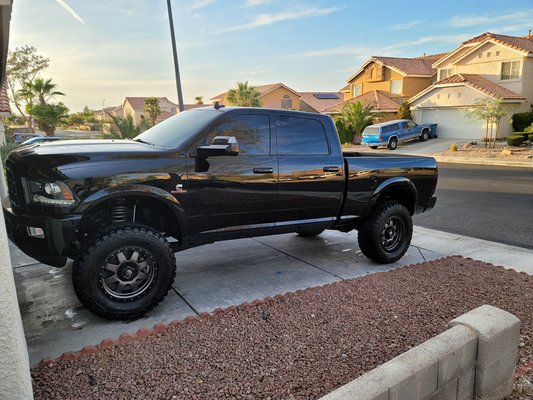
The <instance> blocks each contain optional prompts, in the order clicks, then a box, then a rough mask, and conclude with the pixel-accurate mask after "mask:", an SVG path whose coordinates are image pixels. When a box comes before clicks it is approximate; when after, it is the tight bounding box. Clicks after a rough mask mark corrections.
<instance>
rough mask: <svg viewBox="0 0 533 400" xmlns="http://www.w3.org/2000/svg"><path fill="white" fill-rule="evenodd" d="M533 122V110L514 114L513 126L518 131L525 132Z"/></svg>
mask: <svg viewBox="0 0 533 400" xmlns="http://www.w3.org/2000/svg"><path fill="white" fill-rule="evenodd" d="M531 124H533V111H530V112H523V113H517V114H513V128H514V130H515V131H516V132H524V130H525V129H526V128H527V127H528V126H530V125H531Z"/></svg>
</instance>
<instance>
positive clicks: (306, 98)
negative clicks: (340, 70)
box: [300, 92, 344, 113]
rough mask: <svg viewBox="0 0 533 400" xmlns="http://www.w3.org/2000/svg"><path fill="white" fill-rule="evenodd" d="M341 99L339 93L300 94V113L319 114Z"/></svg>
mask: <svg viewBox="0 0 533 400" xmlns="http://www.w3.org/2000/svg"><path fill="white" fill-rule="evenodd" d="M343 98H344V95H343V94H342V93H341V92H300V111H308V112H316V113H321V112H324V110H326V109H328V108H330V107H331V106H334V105H335V104H337V103H339V102H340V101H342V99H343Z"/></svg>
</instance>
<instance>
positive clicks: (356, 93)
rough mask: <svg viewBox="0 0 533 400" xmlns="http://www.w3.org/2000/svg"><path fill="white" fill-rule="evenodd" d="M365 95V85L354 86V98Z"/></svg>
mask: <svg viewBox="0 0 533 400" xmlns="http://www.w3.org/2000/svg"><path fill="white" fill-rule="evenodd" d="M361 93H363V85H362V84H360V83H358V84H355V85H352V97H357V96H359V95H361Z"/></svg>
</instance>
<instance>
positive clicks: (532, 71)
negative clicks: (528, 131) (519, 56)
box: [522, 58, 533, 111]
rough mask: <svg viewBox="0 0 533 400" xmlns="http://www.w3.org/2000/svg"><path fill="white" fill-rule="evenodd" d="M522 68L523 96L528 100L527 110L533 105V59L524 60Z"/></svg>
mask: <svg viewBox="0 0 533 400" xmlns="http://www.w3.org/2000/svg"><path fill="white" fill-rule="evenodd" d="M523 65H524V67H523V68H522V95H524V96H525V97H526V99H527V107H526V108H527V109H528V111H529V106H530V105H531V104H533V58H524V64H523Z"/></svg>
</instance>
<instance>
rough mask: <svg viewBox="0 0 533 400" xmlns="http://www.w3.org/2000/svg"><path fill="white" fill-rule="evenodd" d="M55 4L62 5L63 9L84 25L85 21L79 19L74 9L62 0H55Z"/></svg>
mask: <svg viewBox="0 0 533 400" xmlns="http://www.w3.org/2000/svg"><path fill="white" fill-rule="evenodd" d="M56 2H57V4H59V5H60V6H61V7H63V9H64V10H65V11H67V12H69V13H70V14H71V15H72V16H73V17H74V19H77V20H78V21H80V22H81V23H82V24H83V25H85V21H84V20H82V19H81V17H80V16H79V15H78V14H76V11H74V10H73V9H72V8H70V6H69V5H68V4H67V3H65V2H64V1H63V0H56Z"/></svg>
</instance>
